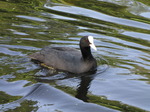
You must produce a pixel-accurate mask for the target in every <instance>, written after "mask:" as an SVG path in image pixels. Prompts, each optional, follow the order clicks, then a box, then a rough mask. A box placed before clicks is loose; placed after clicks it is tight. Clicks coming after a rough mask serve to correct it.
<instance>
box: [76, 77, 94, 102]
mask: <svg viewBox="0 0 150 112" xmlns="http://www.w3.org/2000/svg"><path fill="white" fill-rule="evenodd" d="M94 77H95V74H90V75H84V76H81V82H80V84H79V85H78V88H77V94H76V96H75V97H76V98H78V99H81V100H83V101H85V102H88V97H87V93H88V89H89V88H90V84H91V82H92V80H93V79H94Z"/></svg>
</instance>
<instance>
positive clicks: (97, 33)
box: [0, 0, 150, 112]
mask: <svg viewBox="0 0 150 112" xmlns="http://www.w3.org/2000/svg"><path fill="white" fill-rule="evenodd" d="M140 1H141V0H130V1H129V0H93V1H90V0H88V1H84V0H77V1H76V0H59V1H58V0H49V1H47V2H39V1H36V0H35V1H32V0H31V1H27V2H24V1H19V3H18V1H17V0H16V1H11V0H10V1H0V7H1V8H0V12H1V17H0V24H1V26H0V72H1V74H0V94H1V96H0V99H2V100H0V109H3V110H4V111H16V110H17V109H18V111H24V109H25V111H28V112H29V111H37V112H43V111H49V110H50V111H62V112H70V111H71V112H78V111H81V110H86V112H91V110H90V109H94V110H95V112H97V111H98V110H104V111H110V112H112V111H117V110H120V111H129V110H130V111H131V112H135V111H140V112H144V111H145V110H147V111H150V104H149V102H150V97H149V92H150V20H149V18H150V17H149V14H150V7H149V4H150V3H149V1H148V2H146V0H143V1H141V2H140ZM34 2H35V3H34ZM85 35H91V36H93V37H94V39H95V40H94V42H95V45H96V47H97V49H98V51H97V52H95V51H93V50H92V53H93V55H94V56H95V57H96V59H97V63H98V68H97V71H96V73H94V74H82V75H81V74H80V75H78V74H70V73H66V72H62V71H56V70H49V69H46V68H42V67H40V65H39V64H35V63H33V62H31V61H30V59H29V57H28V55H29V54H31V53H33V52H36V51H39V50H40V49H41V48H43V47H44V46H47V45H49V46H52V47H73V48H77V49H78V50H80V49H79V40H80V38H81V37H82V36H85ZM52 86H54V87H55V88H54V87H52ZM56 88H58V89H56ZM63 91H64V92H63ZM67 93H69V94H71V95H72V96H70V95H68V94H67ZM78 99H81V100H83V101H85V102H82V101H80V100H78ZM87 101H88V102H89V103H86V102H87ZM97 104H98V105H97ZM102 105H103V106H102ZM77 106H78V108H76V107H77ZM104 106H106V107H104ZM133 106H134V107H133ZM110 108H112V109H114V110H112V109H110ZM15 109H16V110H15ZM94 110H92V111H93V112H94Z"/></svg>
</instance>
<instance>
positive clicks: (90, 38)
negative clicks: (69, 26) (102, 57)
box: [88, 36, 97, 51]
mask: <svg viewBox="0 0 150 112" xmlns="http://www.w3.org/2000/svg"><path fill="white" fill-rule="evenodd" d="M88 39H89V42H90V47H91V48H93V49H94V50H96V51H97V48H96V46H95V45H94V41H93V37H92V36H88Z"/></svg>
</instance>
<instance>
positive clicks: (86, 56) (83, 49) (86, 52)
mask: <svg viewBox="0 0 150 112" xmlns="http://www.w3.org/2000/svg"><path fill="white" fill-rule="evenodd" d="M80 49H81V53H82V57H83V59H84V60H90V59H93V55H92V53H91V49H90V47H80Z"/></svg>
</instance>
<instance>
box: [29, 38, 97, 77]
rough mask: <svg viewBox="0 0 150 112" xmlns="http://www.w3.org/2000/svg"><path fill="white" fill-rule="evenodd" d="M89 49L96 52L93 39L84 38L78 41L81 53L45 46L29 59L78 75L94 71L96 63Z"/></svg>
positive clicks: (71, 49)
mask: <svg viewBox="0 0 150 112" xmlns="http://www.w3.org/2000/svg"><path fill="white" fill-rule="evenodd" d="M90 47H92V48H93V49H95V50H96V47H95V45H94V43H93V37H92V36H84V37H82V38H81V39H80V49H81V52H80V51H79V50H77V49H75V48H68V47H49V46H47V47H44V48H43V49H42V50H41V51H40V52H36V53H33V54H31V55H30V58H31V59H34V60H38V61H40V62H41V63H44V64H45V65H46V66H50V67H53V68H55V69H59V70H63V71H68V72H71V73H77V74H80V73H84V72H88V71H95V70H96V67H97V63H96V60H95V58H94V57H93V55H92V54H91V49H90Z"/></svg>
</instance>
